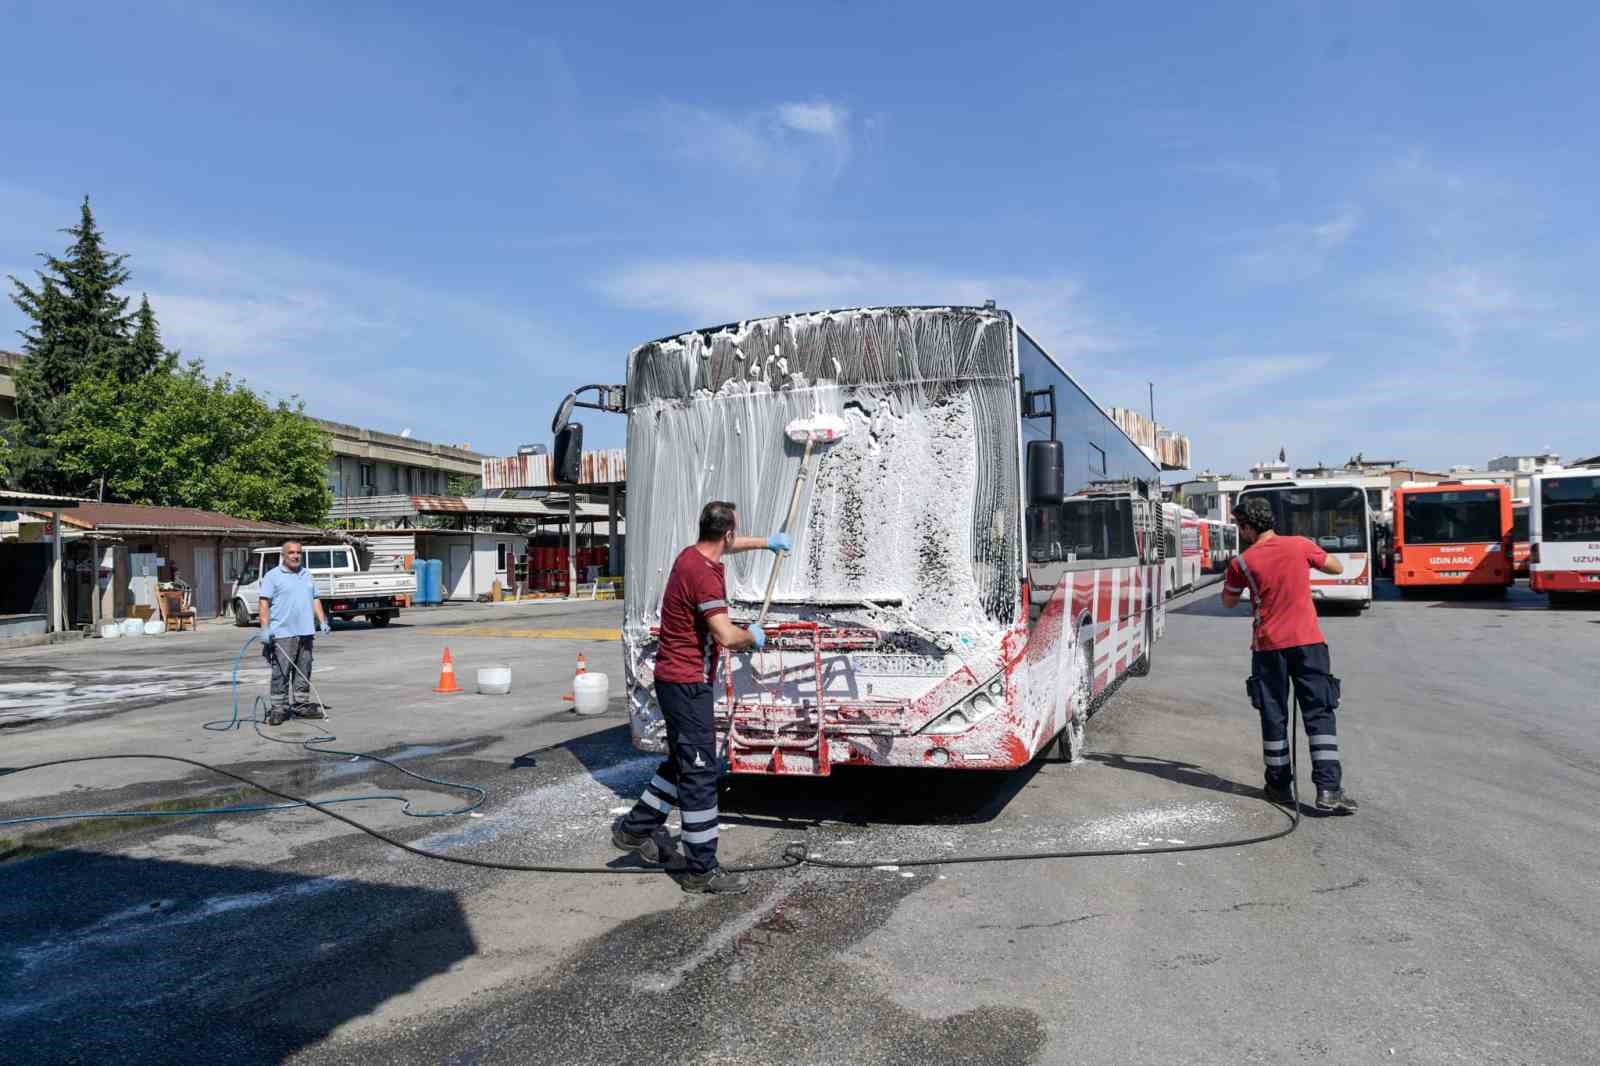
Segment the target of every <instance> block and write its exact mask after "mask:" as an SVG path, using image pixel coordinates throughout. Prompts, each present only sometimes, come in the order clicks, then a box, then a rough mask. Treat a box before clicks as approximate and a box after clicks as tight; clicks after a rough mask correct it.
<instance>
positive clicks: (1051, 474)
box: [1028, 440, 1066, 507]
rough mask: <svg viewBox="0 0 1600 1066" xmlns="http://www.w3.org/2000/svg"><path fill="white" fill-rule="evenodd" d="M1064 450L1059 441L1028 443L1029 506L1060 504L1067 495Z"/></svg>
mask: <svg viewBox="0 0 1600 1066" xmlns="http://www.w3.org/2000/svg"><path fill="white" fill-rule="evenodd" d="M1064 465H1065V464H1064V463H1063V448H1062V446H1061V442H1060V441H1058V440H1030V441H1029V442H1028V505H1029V506H1031V507H1041V506H1043V505H1045V504H1050V503H1060V502H1061V498H1062V496H1064V495H1065V491H1064V490H1065V488H1066V474H1065V472H1064V470H1063V466H1064Z"/></svg>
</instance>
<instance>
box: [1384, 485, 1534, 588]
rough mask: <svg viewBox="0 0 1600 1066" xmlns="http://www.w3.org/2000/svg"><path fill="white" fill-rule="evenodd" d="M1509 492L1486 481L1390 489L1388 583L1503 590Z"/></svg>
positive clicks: (1509, 578) (1508, 575)
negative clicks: (1390, 573)
mask: <svg viewBox="0 0 1600 1066" xmlns="http://www.w3.org/2000/svg"><path fill="white" fill-rule="evenodd" d="M1511 567H1512V561H1511V489H1510V488H1509V487H1508V486H1506V485H1503V484H1496V483H1495V482H1491V481H1441V482H1439V483H1438V484H1419V483H1415V482H1409V483H1407V484H1405V485H1401V486H1400V487H1399V488H1397V489H1395V490H1394V583H1395V585H1396V586H1398V587H1399V588H1400V589H1402V590H1404V589H1406V588H1422V587H1433V588H1440V587H1462V586H1472V587H1478V588H1501V589H1504V588H1508V587H1509V586H1510V585H1511V583H1512V582H1513V581H1514V580H1515V577H1514V575H1513V574H1512V571H1511Z"/></svg>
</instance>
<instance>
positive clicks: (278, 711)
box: [267, 706, 289, 725]
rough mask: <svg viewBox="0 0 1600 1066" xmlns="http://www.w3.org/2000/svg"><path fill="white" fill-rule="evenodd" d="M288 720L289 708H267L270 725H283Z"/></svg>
mask: <svg viewBox="0 0 1600 1066" xmlns="http://www.w3.org/2000/svg"><path fill="white" fill-rule="evenodd" d="M288 720H289V708H288V707H287V706H273V707H268V708H267V724H268V725H282V724H283V723H285V722H287V721H288Z"/></svg>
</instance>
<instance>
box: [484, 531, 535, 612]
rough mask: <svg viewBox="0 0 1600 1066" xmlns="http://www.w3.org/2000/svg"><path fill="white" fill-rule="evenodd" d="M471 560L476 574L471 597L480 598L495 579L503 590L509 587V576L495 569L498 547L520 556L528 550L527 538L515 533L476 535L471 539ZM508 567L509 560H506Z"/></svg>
mask: <svg viewBox="0 0 1600 1066" xmlns="http://www.w3.org/2000/svg"><path fill="white" fill-rule="evenodd" d="M472 542H473V544H472V553H473V560H474V563H475V564H476V566H477V573H476V574H475V575H474V579H473V588H472V594H473V596H475V597H476V596H481V595H483V594H484V593H486V592H488V591H489V590H490V589H491V588H492V587H493V586H494V582H495V579H496V578H499V579H500V585H501V587H503V588H507V589H509V588H510V587H511V574H510V573H508V572H507V571H504V570H499V569H497V567H498V563H499V555H500V551H499V547H498V546H499V545H501V544H504V545H506V551H507V552H509V553H513V554H515V555H522V554H524V553H526V552H527V550H528V538H527V537H525V536H522V535H520V534H517V533H478V534H475V535H474V536H473V538H472ZM507 565H508V566H510V565H511V563H510V560H509V559H508V560H507Z"/></svg>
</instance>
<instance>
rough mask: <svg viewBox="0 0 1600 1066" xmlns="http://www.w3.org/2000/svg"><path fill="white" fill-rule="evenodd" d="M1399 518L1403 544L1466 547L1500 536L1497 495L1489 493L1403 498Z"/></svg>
mask: <svg viewBox="0 0 1600 1066" xmlns="http://www.w3.org/2000/svg"><path fill="white" fill-rule="evenodd" d="M1401 517H1402V520H1403V522H1404V526H1405V530H1404V537H1405V540H1404V543H1406V544H1470V543H1475V542H1479V541H1483V542H1489V541H1496V540H1499V539H1500V537H1501V536H1502V535H1503V530H1502V529H1501V526H1500V494H1499V493H1498V492H1494V491H1491V490H1472V491H1467V492H1424V493H1418V494H1417V495H1414V496H1407V497H1406V498H1405V505H1404V506H1403V507H1402V508H1401Z"/></svg>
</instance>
